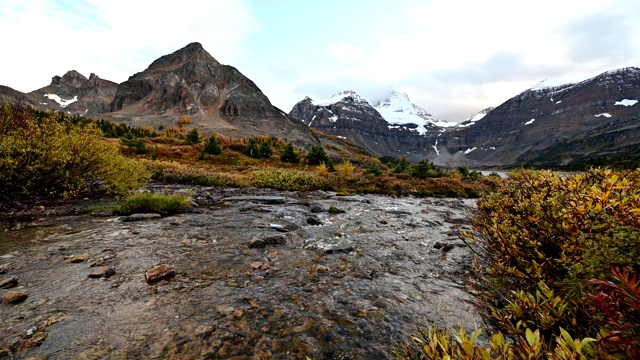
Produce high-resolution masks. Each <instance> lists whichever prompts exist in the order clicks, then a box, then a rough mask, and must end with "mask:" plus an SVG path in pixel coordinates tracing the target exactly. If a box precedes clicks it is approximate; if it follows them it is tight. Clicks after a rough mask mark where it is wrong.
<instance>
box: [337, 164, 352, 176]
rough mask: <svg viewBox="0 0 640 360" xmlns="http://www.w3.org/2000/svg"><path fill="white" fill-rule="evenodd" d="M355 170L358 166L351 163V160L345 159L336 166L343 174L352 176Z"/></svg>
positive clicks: (339, 172)
mask: <svg viewBox="0 0 640 360" xmlns="http://www.w3.org/2000/svg"><path fill="white" fill-rule="evenodd" d="M355 170H356V167H355V166H354V165H353V164H352V163H351V161H345V162H343V163H342V164H340V165H337V166H336V171H337V172H338V174H340V175H342V176H350V175H351V174H353V172H354V171H355Z"/></svg>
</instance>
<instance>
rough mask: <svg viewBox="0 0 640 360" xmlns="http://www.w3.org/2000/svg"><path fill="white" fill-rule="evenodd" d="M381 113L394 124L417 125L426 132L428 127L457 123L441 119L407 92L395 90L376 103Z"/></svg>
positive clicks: (421, 132) (431, 128)
mask: <svg viewBox="0 0 640 360" xmlns="http://www.w3.org/2000/svg"><path fill="white" fill-rule="evenodd" d="M375 109H376V110H378V112H379V113H380V115H382V117H383V118H384V119H385V120H386V121H387V122H388V123H389V124H391V125H392V126H407V125H417V128H415V129H417V130H418V132H419V133H420V134H425V133H426V132H427V129H430V130H435V129H437V128H438V127H450V126H454V125H456V123H452V122H448V121H444V120H440V119H438V118H436V117H435V116H433V115H431V114H429V113H428V112H427V111H426V110H424V109H423V108H421V107H419V106H418V105H416V104H414V103H412V102H411V100H409V96H408V95H407V94H406V93H401V92H397V91H393V92H392V93H391V95H389V97H387V98H386V99H385V100H384V101H379V102H378V103H377V104H376V105H375Z"/></svg>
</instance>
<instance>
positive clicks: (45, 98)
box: [0, 42, 319, 148]
mask: <svg viewBox="0 0 640 360" xmlns="http://www.w3.org/2000/svg"><path fill="white" fill-rule="evenodd" d="M0 100H2V101H22V102H23V103H26V104H29V105H31V106H33V107H34V108H36V109H39V110H47V109H48V110H53V111H64V112H68V113H70V114H76V115H87V116H91V117H94V118H108V119H109V120H112V121H117V122H121V123H126V124H128V125H133V126H145V127H148V128H155V129H156V130H158V129H161V127H164V128H167V127H170V126H176V125H178V121H179V117H180V116H181V115H187V116H189V117H190V118H191V120H192V122H193V124H192V125H189V128H198V130H199V131H200V132H201V133H204V134H206V135H208V134H210V133H212V132H216V133H219V134H223V135H228V136H236V137H239V136H251V135H267V136H275V137H279V138H283V139H286V140H287V141H289V142H292V143H294V144H295V145H297V146H300V147H305V148H310V147H311V145H318V144H319V140H318V138H317V137H316V136H315V135H314V134H313V133H312V132H311V131H310V130H309V128H308V127H306V126H305V125H304V124H302V123H300V122H299V121H291V120H290V119H289V118H288V117H287V115H286V114H285V113H284V112H283V111H282V110H280V109H278V108H276V107H275V106H273V105H272V104H271V102H269V99H268V98H267V97H266V96H265V95H264V94H263V93H262V91H260V89H259V88H258V87H257V86H256V84H254V83H253V81H251V80H250V79H248V78H247V77H245V76H244V75H242V73H240V71H238V70H237V69H236V68H234V67H232V66H228V65H223V64H221V63H219V62H218V61H217V60H216V59H214V58H213V57H212V56H211V55H210V54H209V53H208V52H207V51H206V50H204V48H203V47H202V45H201V44H199V43H197V42H194V43H191V44H189V45H187V46H186V47H184V48H182V49H180V50H177V51H175V52H174V53H172V54H169V55H165V56H162V57H160V58H159V59H157V60H155V61H154V62H152V63H151V65H149V67H148V68H147V69H146V70H144V71H142V72H139V73H136V74H134V75H133V76H131V77H129V79H128V80H127V81H125V82H123V83H121V84H117V83H114V82H112V81H108V80H104V79H100V78H99V77H98V76H97V75H95V74H91V75H90V76H89V78H88V79H87V78H86V77H85V76H83V75H82V74H80V73H78V72H77V71H75V70H71V71H69V72H67V73H66V74H64V75H63V76H54V77H53V78H52V80H51V83H50V84H49V85H48V86H45V87H43V88H41V89H38V90H35V91H32V92H30V93H22V92H19V91H17V90H14V89H12V88H9V87H6V86H0Z"/></svg>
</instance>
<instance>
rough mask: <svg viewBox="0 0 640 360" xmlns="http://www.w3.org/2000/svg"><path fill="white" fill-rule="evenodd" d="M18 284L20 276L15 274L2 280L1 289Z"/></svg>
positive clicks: (0, 282)
mask: <svg viewBox="0 0 640 360" xmlns="http://www.w3.org/2000/svg"><path fill="white" fill-rule="evenodd" d="M17 285H18V278H17V277H15V276H12V277H10V278H8V279H4V280H2V281H0V289H10V288H12V287H16V286H17Z"/></svg>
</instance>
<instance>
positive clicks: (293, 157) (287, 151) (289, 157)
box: [280, 144, 300, 163]
mask: <svg viewBox="0 0 640 360" xmlns="http://www.w3.org/2000/svg"><path fill="white" fill-rule="evenodd" d="M280 161H282V162H289V163H297V162H299V161H300V158H299V157H298V155H297V154H296V152H295V150H294V149H293V145H291V144H287V145H286V146H285V147H284V150H283V151H282V155H280Z"/></svg>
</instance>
